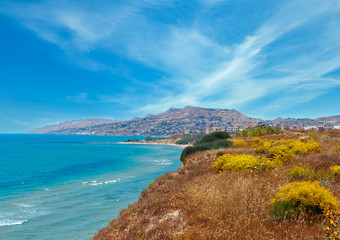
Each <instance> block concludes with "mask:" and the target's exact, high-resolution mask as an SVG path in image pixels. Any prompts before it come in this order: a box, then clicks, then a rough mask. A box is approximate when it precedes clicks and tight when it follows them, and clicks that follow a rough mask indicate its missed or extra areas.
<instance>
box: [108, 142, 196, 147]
mask: <svg viewBox="0 0 340 240" xmlns="http://www.w3.org/2000/svg"><path fill="white" fill-rule="evenodd" d="M112 144H134V145H164V146H174V147H181V148H186V147H189V146H191V145H180V144H176V143H158V142H154V143H147V142H116V143H112Z"/></svg>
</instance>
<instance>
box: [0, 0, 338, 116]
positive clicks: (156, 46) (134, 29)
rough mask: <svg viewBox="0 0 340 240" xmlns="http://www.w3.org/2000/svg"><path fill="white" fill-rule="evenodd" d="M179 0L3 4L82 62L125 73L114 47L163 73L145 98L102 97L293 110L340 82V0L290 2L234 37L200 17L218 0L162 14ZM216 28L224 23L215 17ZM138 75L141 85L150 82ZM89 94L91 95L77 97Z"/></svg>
mask: <svg viewBox="0 0 340 240" xmlns="http://www.w3.org/2000/svg"><path fill="white" fill-rule="evenodd" d="M198 2H200V3H204V4H208V5H214V4H222V3H223V2H226V3H228V1H212V2H211V1H198ZM176 4H178V3H176V2H175V1H162V3H160V2H159V1H139V3H136V2H134V1H125V2H115V3H112V2H109V1H105V2H104V3H103V4H98V3H95V2H91V1H85V2H84V3H82V4H79V3H76V2H71V1H58V3H56V2H54V1H43V2H39V3H25V4H13V3H9V4H6V5H3V6H2V7H1V8H0V9H1V10H0V11H1V12H6V13H7V14H8V15H10V16H12V17H14V18H16V19H18V20H19V21H20V23H21V24H22V25H23V26H25V27H26V28H28V29H30V30H32V31H33V32H35V33H36V34H37V35H38V36H39V37H40V38H42V39H44V40H46V41H48V42H51V43H53V44H56V45H57V46H59V47H60V48H61V49H63V50H64V51H65V54H66V56H67V57H68V58H70V59H71V61H74V62H75V63H76V64H78V65H80V66H82V67H85V68H88V69H91V70H96V71H100V70H109V71H115V70H114V69H115V62H111V61H107V60H106V59H103V58H101V57H98V56H97V55H100V54H97V53H102V52H105V54H111V55H115V56H120V57H122V58H124V59H127V60H128V61H132V62H136V63H139V64H142V65H144V66H146V67H148V68H151V69H155V70H157V71H159V72H161V73H163V74H164V76H163V77H159V78H157V79H155V78H154V79H152V80H150V82H148V84H147V86H144V87H142V89H143V91H144V90H145V94H143V93H141V95H140V97H138V96H137V97H136V96H134V97H133V98H131V97H130V96H131V93H133V94H135V93H136V92H138V90H137V89H128V90H126V91H124V92H120V93H113V95H112V96H107V95H104V94H98V100H99V101H102V102H114V103H119V104H123V103H122V101H123V102H125V101H129V100H130V101H131V102H133V103H135V106H136V107H135V108H136V109H140V111H141V112H148V111H150V112H154V113H156V112H161V111H164V110H165V109H166V108H168V107H182V106H185V105H198V106H203V107H220V108H242V109H247V108H249V107H250V106H251V105H252V104H253V103H254V102H259V101H261V99H264V98H272V99H274V98H275V100H272V101H271V102H269V103H263V104H262V105H266V106H263V107H262V111H264V112H266V111H267V112H271V111H273V107H272V106H275V108H276V107H277V108H282V107H285V108H289V107H291V106H293V105H294V104H297V103H299V102H303V101H309V100H311V99H314V98H316V97H317V96H319V95H320V94H323V93H326V92H327V91H328V90H329V89H331V88H333V87H335V86H340V82H339V79H337V78H334V77H333V78H332V77H329V76H326V75H327V73H329V72H332V71H334V70H336V69H338V68H339V67H340V60H339V57H338V56H340V46H339V36H340V27H339V26H340V24H339V21H340V20H339V17H337V16H338V15H339V12H340V6H339V3H338V1H335V0H334V1H333V0H330V1H327V2H322V3H321V2H320V1H316V0H315V1H305V0H298V1H280V2H278V4H277V8H275V9H273V10H272V13H271V14H270V15H271V17H269V18H268V19H266V20H265V21H264V22H263V24H262V25H261V26H259V27H258V28H256V29H253V32H252V33H251V34H248V33H247V34H244V35H243V40H242V41H240V42H233V43H232V44H230V43H229V42H228V43H226V42H225V41H223V38H224V36H223V34H224V32H223V31H221V32H219V34H218V36H217V37H216V36H210V35H208V34H206V33H207V32H210V31H208V30H209V29H200V26H204V27H205V28H206V27H207V24H200V22H201V21H205V19H204V17H200V18H197V15H199V14H198V13H200V12H204V11H210V10H209V8H208V9H203V8H200V7H197V9H195V11H197V12H198V13H197V12H196V13H195V14H191V15H190V14H189V16H186V17H185V18H183V16H181V15H180V14H179V15H178V16H175V17H173V16H170V17H173V18H174V20H172V21H170V20H167V21H165V20H164V19H163V18H162V17H160V16H159V13H164V12H166V10H167V9H175V8H176ZM301 9H303V11H301ZM157 13H158V14H157ZM176 18H177V19H176ZM226 24H233V22H228V23H226ZM244 24H247V23H244ZM210 27H211V28H214V27H216V26H215V25H214V22H211V24H210ZM313 29H315V30H313ZM241 33H242V32H240V34H241ZM294 35H296V37H295V36H294ZM222 36H223V37H222ZM219 37H220V38H219ZM136 81H137V84H136V88H137V86H138V87H141V85H143V84H142V83H141V82H140V83H138V81H142V80H136ZM130 88H133V85H132V86H130ZM145 95H148V97H145ZM274 96H275V97H274ZM82 98H84V99H85V100H86V98H87V96H85V95H79V96H75V97H73V98H72V97H69V100H72V99H73V100H75V101H76V100H77V99H78V100H81V99H82ZM131 105H133V104H131ZM131 109H132V110H133V107H132V106H131Z"/></svg>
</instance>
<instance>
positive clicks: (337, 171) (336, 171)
mask: <svg viewBox="0 0 340 240" xmlns="http://www.w3.org/2000/svg"><path fill="white" fill-rule="evenodd" d="M331 171H332V173H333V174H334V175H336V176H340V166H332V167H331Z"/></svg>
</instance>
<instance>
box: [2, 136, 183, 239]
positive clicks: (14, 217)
mask: <svg viewBox="0 0 340 240" xmlns="http://www.w3.org/2000/svg"><path fill="white" fill-rule="evenodd" d="M129 138H137V139H139V140H141V139H144V137H135V136H134V137H125V136H124V137H121V136H84V135H29V134H0V239H4V240H21V239H39V240H40V239H48V240H53V239H58V240H60V239H68V240H76V239H82V240H84V239H90V238H91V237H93V236H94V234H95V232H96V231H98V230H99V229H101V228H103V227H105V226H106V225H107V224H108V223H109V221H110V219H112V218H115V217H117V216H118V215H119V211H120V210H121V209H123V208H126V207H128V205H129V204H132V203H134V202H136V201H137V200H138V197H139V196H140V193H141V191H142V190H143V189H145V188H147V187H148V185H149V184H150V183H152V182H153V181H155V179H157V178H158V177H159V176H160V175H162V174H164V173H165V172H168V171H174V170H176V169H178V168H179V167H180V160H179V156H180V154H181V151H182V148H179V147H176V146H165V145H137V144H118V143H119V142H122V141H124V140H127V139H129Z"/></svg>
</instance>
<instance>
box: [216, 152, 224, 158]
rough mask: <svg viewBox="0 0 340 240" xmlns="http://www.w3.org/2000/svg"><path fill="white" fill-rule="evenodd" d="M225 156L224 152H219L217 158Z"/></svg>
mask: <svg viewBox="0 0 340 240" xmlns="http://www.w3.org/2000/svg"><path fill="white" fill-rule="evenodd" d="M223 154H224V152H222V151H218V152H217V153H216V157H220V156H223Z"/></svg>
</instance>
